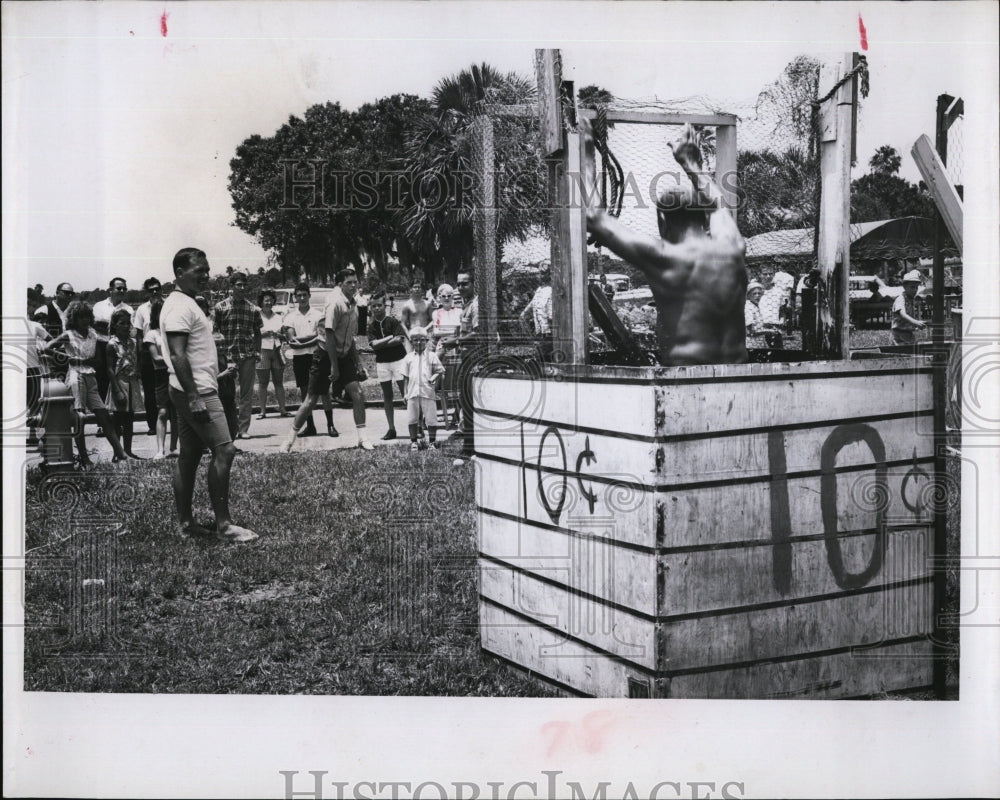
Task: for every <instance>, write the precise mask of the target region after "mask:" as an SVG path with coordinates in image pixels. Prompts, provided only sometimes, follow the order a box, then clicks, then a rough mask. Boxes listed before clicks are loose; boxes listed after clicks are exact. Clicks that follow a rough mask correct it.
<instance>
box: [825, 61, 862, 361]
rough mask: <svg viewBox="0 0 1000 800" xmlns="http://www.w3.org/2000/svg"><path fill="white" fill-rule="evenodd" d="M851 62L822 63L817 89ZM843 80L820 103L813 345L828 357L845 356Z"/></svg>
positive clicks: (847, 185) (848, 99)
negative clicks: (818, 287) (818, 290)
mask: <svg viewBox="0 0 1000 800" xmlns="http://www.w3.org/2000/svg"><path fill="white" fill-rule="evenodd" d="M853 63H854V56H853V54H851V53H847V54H845V56H844V57H843V58H842V60H841V61H840V63H839V64H836V65H833V64H824V65H823V66H822V68H821V70H820V83H819V93H820V95H821V96H822V95H825V94H826V93H827V92H829V90H831V89H832V88H833V87H834V86H835V85H836V84H837V83H838V82H839V81H840V79H841V77H842V76H843V75H846V74H847V73H848V72H849V71H850V70H851V66H852V64H853ZM855 80H856V79H852V80H850V81H847V82H846V83H845V84H844V85H843V86H842V87H841V88H840V89H839V90H838V91H837V93H836V94H835V95H834V96H833V97H832V98H830V99H829V100H827V101H826V102H825V103H823V104H822V106H821V107H820V129H821V141H822V144H821V146H820V178H821V181H822V187H823V188H822V193H821V196H820V208H819V243H818V248H817V262H818V264H817V266H818V268H819V272H820V283H821V284H822V285H823V286H825V287H826V292H825V293H822V294H821V298H822V299H825V302H824V303H822V305H821V307H820V313H819V324H820V329H819V330H818V331H817V339H816V341H817V344H818V346H819V348H820V351H821V352H822V353H823V354H824V355H825V356H827V357H830V358H849V357H850V356H849V352H848V345H849V336H848V333H849V326H850V320H849V315H848V276H849V275H850V267H851V265H850V241H851V240H850V201H851V156H850V154H851V140H852V136H851V119H852V113H853V112H852V108H853V102H852V98H853V84H854V82H855Z"/></svg>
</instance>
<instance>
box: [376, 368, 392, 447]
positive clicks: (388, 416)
mask: <svg viewBox="0 0 1000 800" xmlns="http://www.w3.org/2000/svg"><path fill="white" fill-rule="evenodd" d="M379 386H381V387H382V407H383V408H384V409H385V420H386V422H388V423H389V432H388V433H386V435H385V436H383V437H382V438H383V439H395V438H396V414H395V409H394V408H393V407H392V380H391V379H390V380H387V381H383V382H382V383H380V384H379Z"/></svg>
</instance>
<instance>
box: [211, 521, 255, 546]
mask: <svg viewBox="0 0 1000 800" xmlns="http://www.w3.org/2000/svg"><path fill="white" fill-rule="evenodd" d="M215 538H216V539H218V540H219V541H220V542H227V543H229V544H242V543H244V542H252V541H253V540H254V539H259V538H260V537H259V536H258V535H257V534H256V533H254V532H253V531H251V530H248V529H247V528H241V527H240V526H239V525H232V524H230V525H228V526H227V527H226V528H225V530H221V531H219V532H218V533H217V534H215Z"/></svg>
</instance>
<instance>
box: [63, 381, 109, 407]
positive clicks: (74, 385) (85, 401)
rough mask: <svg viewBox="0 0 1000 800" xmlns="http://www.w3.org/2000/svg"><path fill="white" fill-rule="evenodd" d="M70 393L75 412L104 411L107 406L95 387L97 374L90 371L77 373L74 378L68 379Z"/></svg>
mask: <svg viewBox="0 0 1000 800" xmlns="http://www.w3.org/2000/svg"><path fill="white" fill-rule="evenodd" d="M69 391H70V394H72V395H73V410H74V411H77V412H80V413H82V412H84V411H87V410H90V411H105V410H106V409H107V406H105V405H104V401H103V400H102V399H101V393H100V391H99V390H98V388H97V376H96V375H95V374H93V373H92V372H85V373H83V374H80V373H77V375H76V380H72V381H70V384H69Z"/></svg>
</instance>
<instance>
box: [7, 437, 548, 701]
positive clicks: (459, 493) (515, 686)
mask: <svg viewBox="0 0 1000 800" xmlns="http://www.w3.org/2000/svg"><path fill="white" fill-rule="evenodd" d="M170 470H171V465H169V464H166V463H153V462H144V463H141V464H135V465H131V464H130V465H128V466H119V467H115V466H113V465H103V466H100V467H97V468H96V469H95V470H94V471H93V472H90V473H87V474H86V475H85V476H84V479H83V480H85V483H84V484H83V486H84V491H83V493H82V494H81V496H79V497H78V498H77V499H76V503H75V505H72V507H70V506H71V504H70V503H68V502H67V496H66V495H65V493H63V494H60V493H59V492H52V491H49V487H48V485H47V484H46V482H45V481H44V480H43V476H42V475H41V474H40V473H39V472H37V471H33V472H30V473H29V474H28V482H27V509H26V511H27V515H26V527H27V547H28V548H29V551H30V552H29V553H28V557H27V575H28V579H27V581H26V588H25V591H26V596H25V608H26V610H25V614H26V620H25V621H26V636H25V689H26V690H41V691H79V692H185V693H213V694H218V693H268V694H271V693H273V694H358V695H393V694H399V695H410V694H413V695H428V694H430V695H458V696H463V695H470V696H477V695H482V696H532V697H535V696H549V695H550V692H548V691H547V690H546V689H545V688H543V687H542V686H541V685H540V684H538V683H536V682H535V681H533V680H531V679H530V678H528V677H526V676H525V675H522V674H521V673H519V672H517V671H515V670H512V669H510V668H509V667H506V666H504V665H501V664H499V663H498V662H497V661H495V660H494V659H492V658H490V657H488V656H486V655H484V654H483V653H482V652H481V651H480V649H479V632H478V627H477V622H478V613H477V600H478V597H477V594H478V589H477V582H476V549H477V548H476V541H475V539H476V521H475V511H474V508H475V504H474V498H473V472H472V467H471V465H470V464H468V463H466V464H465V465H464V466H461V467H454V466H452V462H451V457H450V456H449V455H445V454H441V453H433V452H428V453H418V454H411V453H409V451H402V450H399V449H395V448H384V449H383V448H380V449H378V450H376V451H375V452H374V453H361V452H358V451H340V452H336V453H330V452H323V453H297V454H294V455H267V456H263V455H250V454H243V455H240V456H239V458H238V459H237V462H236V464H235V466H234V470H233V485H232V507H233V511H234V516H235V519H236V520H237V521H238V522H240V523H242V524H246V525H248V526H250V527H252V528H254V529H255V530H257V531H258V532H259V533H260V534H261V539H260V540H259V541H258V542H256V543H254V544H252V545H247V546H242V547H237V546H226V545H220V544H215V543H207V542H200V541H195V540H191V539H181V538H180V537H179V536H178V535H177V533H176V515H175V512H174V507H173V496H172V492H171V485H170ZM204 472H205V466H204V465H203V466H202V468H201V470H200V474H199V480H198V488H197V493H196V497H195V507H196V509H201V510H202V511H201V513H198V512H196V517H198V518H199V519H201V520H203V521H205V522H207V521H209V519H210V517H211V514H210V512H208V511H207V509H208V508H209V504H208V498H207V496H206V493H205V481H204ZM365 487H367V488H365ZM133 491H134V492H135V498H136V499H134V500H133V501H131V502H130V498H131V497H132V492H133ZM114 493H117V494H114ZM109 497H111V498H112V499H111V500H110V501H109V500H108V498H109ZM123 508H124V510H122V509H123ZM88 519H90V520H97V521H96V522H94V524H93V525H90V527H88V523H87V522H86V520H88ZM102 519H103V522H102V521H100V520H102ZM101 580H103V581H104V585H103V586H101V585H100V584H99V583H97V582H99V581H101ZM85 582H87V585H84V584H85Z"/></svg>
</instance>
